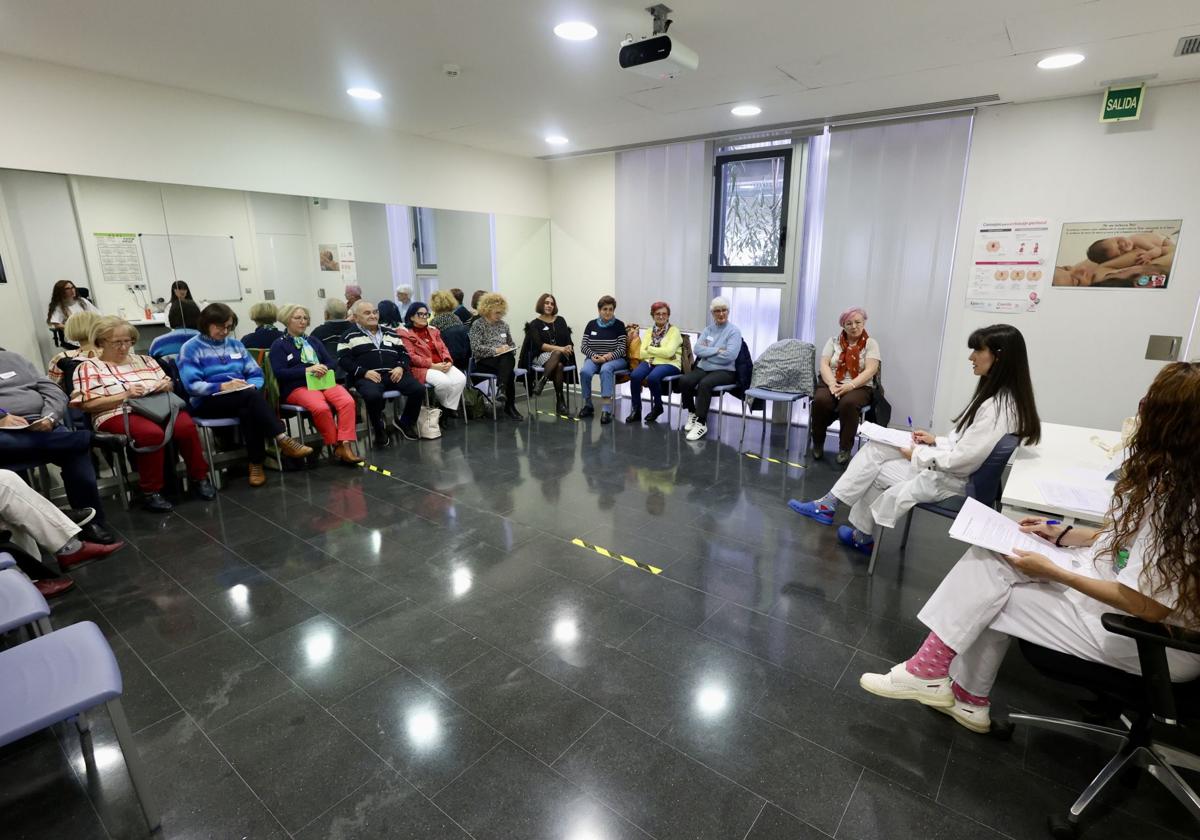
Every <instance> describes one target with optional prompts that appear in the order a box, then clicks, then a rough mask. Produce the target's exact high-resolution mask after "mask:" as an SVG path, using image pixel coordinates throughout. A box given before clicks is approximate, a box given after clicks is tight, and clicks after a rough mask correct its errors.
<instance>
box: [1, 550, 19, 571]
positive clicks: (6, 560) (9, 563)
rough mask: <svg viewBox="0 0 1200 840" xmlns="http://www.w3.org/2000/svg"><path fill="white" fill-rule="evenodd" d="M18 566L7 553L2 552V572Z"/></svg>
mask: <svg viewBox="0 0 1200 840" xmlns="http://www.w3.org/2000/svg"><path fill="white" fill-rule="evenodd" d="M16 565H17V561H16V560H14V559H13V556H12V555H11V554H9V553H8V552H7V551H3V552H0V572H2V571H4V570H5V569H11V568H13V567H14V566H16Z"/></svg>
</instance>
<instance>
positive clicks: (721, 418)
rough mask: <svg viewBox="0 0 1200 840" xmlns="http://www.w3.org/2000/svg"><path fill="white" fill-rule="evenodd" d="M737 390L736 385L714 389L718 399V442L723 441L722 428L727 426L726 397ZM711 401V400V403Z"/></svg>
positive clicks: (720, 386)
mask: <svg viewBox="0 0 1200 840" xmlns="http://www.w3.org/2000/svg"><path fill="white" fill-rule="evenodd" d="M736 389H737V385H736V384H734V383H730V384H729V385H718V386H717V387H715V388H713V389H712V392H713V395H714V396H715V397H716V398H717V440H720V439H721V427H722V426H724V424H725V395H726V394H728V393H729V392H730V391H734V390H736ZM711 401H712V400H711V398H710V399H709V402H711ZM744 408H745V406H743V410H744Z"/></svg>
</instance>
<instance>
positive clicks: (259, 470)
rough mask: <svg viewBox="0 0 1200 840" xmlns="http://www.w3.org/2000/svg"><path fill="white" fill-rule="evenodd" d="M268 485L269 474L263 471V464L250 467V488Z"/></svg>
mask: <svg viewBox="0 0 1200 840" xmlns="http://www.w3.org/2000/svg"><path fill="white" fill-rule="evenodd" d="M266 483H267V473H266V471H264V470H263V465H262V464H251V465H250V486H251V487H262V486H263V485H264V484H266Z"/></svg>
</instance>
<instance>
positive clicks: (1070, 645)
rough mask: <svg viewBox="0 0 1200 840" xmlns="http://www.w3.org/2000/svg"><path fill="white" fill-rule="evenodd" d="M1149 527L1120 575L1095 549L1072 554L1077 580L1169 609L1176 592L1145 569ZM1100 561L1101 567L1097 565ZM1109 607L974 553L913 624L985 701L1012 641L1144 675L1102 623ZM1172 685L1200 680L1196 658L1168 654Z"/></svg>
mask: <svg viewBox="0 0 1200 840" xmlns="http://www.w3.org/2000/svg"><path fill="white" fill-rule="evenodd" d="M1149 534H1150V526H1149V525H1145V526H1143V527H1142V530H1141V531H1140V532H1139V533H1138V535H1137V537H1136V538H1135V540H1134V543H1133V545H1132V546H1131V548H1130V551H1129V559H1128V560H1127V562H1126V564H1125V566H1124V568H1122V569H1117V568H1116V566H1115V564H1114V563H1113V560H1112V558H1111V557H1109V556H1108V555H1107V552H1105V551H1103V549H1102V548H1101V547H1100V546H1099V545H1098V546H1095V547H1091V548H1080V549H1076V551H1075V554H1076V555H1077V567H1076V568H1075V571H1076V572H1077V573H1078V574H1081V575H1086V576H1088V577H1093V578H1096V579H1099V580H1107V581H1117V582H1118V583H1121V584H1124V585H1125V586H1127V587H1129V588H1130V589H1134V590H1137V591H1138V592H1141V593H1142V594H1143V595H1145V596H1146V597H1148V598H1152V599H1153V600H1155V601H1157V602H1158V603H1160V604H1162V605H1163V606H1164V607H1168V608H1170V609H1174V608H1175V605H1176V603H1177V602H1178V600H1179V591H1178V589H1177V588H1176V587H1174V586H1163V585H1162V581H1161V579H1160V578H1158V577H1157V575H1156V574H1155V572H1154V568H1153V567H1152V566H1149V565H1148V563H1149V558H1148V557H1147V551H1146V542H1147V540H1148V538H1149ZM1097 558H1099V560H1097ZM1106 612H1117V610H1115V609H1114V608H1113V607H1110V606H1109V605H1107V604H1104V603H1101V602H1100V601H1097V600H1095V599H1094V598H1089V597H1088V596H1087V595H1084V594H1083V593H1082V592H1079V591H1078V590H1075V589H1070V588H1069V587H1065V586H1062V585H1061V584H1057V583H1049V582H1047V581H1040V580H1035V579H1033V578H1030V577H1028V576H1026V575H1025V574H1023V573H1021V572H1019V571H1017V570H1016V569H1015V568H1013V566H1012V564H1011V563H1009V562H1008V561H1007V560H1005V559H1004V558H1003V557H1001V556H1000V555H999V554H996V553H994V552H991V551H987V550H985V549H982V548H978V547H972V548H971V549H970V550H969V551H968V552H967V553H966V554H964V555H963V556H962V559H960V560H959V561H958V563H956V564H955V565H954V568H952V569H951V570H950V572H949V573H948V574H947V575H946V577H945V578H944V579H943V580H942V583H941V585H939V586H938V588H937V591H935V592H934V593H933V595H931V596H930V598H929V600H928V601H927V602H926V604H925V606H924V607H922V609H921V612H920V613H918V615H917V617H918V618H919V619H920V620H921V623H922V624H924V625H925V626H926V627H928V628H929V629H930V630H932V631H933V632H934V633H937V635H938V638H940V639H941V640H942V641H943V642H945V643H946V644H947V645H949V646H950V647H951V648H953V649H954V650H956V651H958V656H956V657H955V659H954V661H953V662H952V663H951V665H950V676H951V677H952V678H953V679H954V681H955V682H957V683H958V684H959V685H960V686H962V687H963V688H964V689H966V690H967V691H969V692H970V693H971V694H976V695H979V696H981V697H986V696H988V694H989V693H990V692H991V690H992V685H993V683H994V682H995V680H996V674H997V672H999V670H1000V665H1001V663H1002V662H1003V660H1004V654H1005V651H1006V650H1007V649H1008V642H1009V638H1010V637H1012V636H1016V637H1017V638H1019V639H1025V640H1026V641H1030V642H1033V643H1034V644H1036V645H1041V646H1042V647H1046V648H1050V649H1052V650H1057V651H1060V652H1061V653H1067V654H1070V655H1071V656H1076V657H1079V658H1081V659H1086V660H1088V661H1091V662H1100V663H1103V664H1105V665H1111V666H1113V667H1115V668H1120V669H1121V670H1122V671H1127V672H1129V673H1132V674H1138V673H1141V667H1140V665H1139V662H1138V655H1137V645H1136V643H1135V642H1134V641H1133V640H1132V639H1128V638H1126V637H1124V636H1118V635H1116V634H1115V633H1109V632H1108V631H1107V630H1105V629H1104V627H1103V625H1102V624H1101V623H1100V616H1102V615H1103V614H1104V613H1106ZM1167 663H1168V665H1169V667H1170V669H1171V676H1172V679H1174V680H1176V681H1181V680H1188V679H1193V678H1194V677H1196V676H1197V675H1198V674H1200V656H1196V655H1195V654H1190V653H1184V652H1182V651H1167Z"/></svg>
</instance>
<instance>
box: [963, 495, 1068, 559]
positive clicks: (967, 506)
mask: <svg viewBox="0 0 1200 840" xmlns="http://www.w3.org/2000/svg"><path fill="white" fill-rule="evenodd" d="M950 537H951V538H952V539H956V540H959V541H960V542H965V543H970V544H971V545H977V546H979V547H980V548H986V549H988V550H989V551H995V552H998V553H1000V554H1003V555H1005V556H1008V555H1011V554H1012V553H1013V549H1014V548H1020V549H1023V550H1025V551H1036V552H1037V553H1038V554H1044V555H1045V556H1046V557H1049V558H1050V559H1051V560H1053V561H1054V563H1055V564H1057V565H1059V566H1062V567H1063V568H1064V569H1069V570H1071V571H1076V570H1077V569H1078V567H1079V563H1080V559H1081V558H1079V557H1078V556H1077V552H1075V551H1073V550H1072V549H1068V548H1058V547H1057V546H1055V545H1054V544H1053V543H1050V542H1047V541H1046V540H1043V539H1042V538H1041V537H1036V536H1034V535H1033V534H1026V533H1024V532H1023V531H1022V530H1021V526H1020V525H1018V524H1017V523H1016V522H1014V521H1013V520H1011V519H1009V518H1008V517H1007V516H1005V515H1004V514H1002V513H997V512H996V511H994V510H992V509H991V508H990V507H988V506H987V505H985V504H983V503H981V502H978V501H976V500H975V499H972V498H969V497H968V499H967V500H966V502H965V503H963V506H962V510H960V511H959V512H958V517H957V518H956V519H955V520H954V524H953V525H951V526H950Z"/></svg>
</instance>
